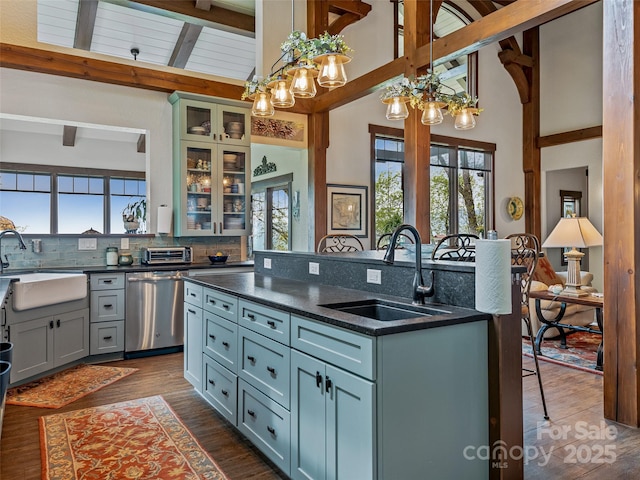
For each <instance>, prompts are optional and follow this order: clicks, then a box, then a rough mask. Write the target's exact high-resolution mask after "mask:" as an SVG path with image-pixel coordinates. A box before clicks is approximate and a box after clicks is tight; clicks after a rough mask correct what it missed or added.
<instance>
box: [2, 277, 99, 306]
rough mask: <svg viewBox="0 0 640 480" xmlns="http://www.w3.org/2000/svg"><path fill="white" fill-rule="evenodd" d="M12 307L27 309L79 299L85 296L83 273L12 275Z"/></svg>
mask: <svg viewBox="0 0 640 480" xmlns="http://www.w3.org/2000/svg"><path fill="white" fill-rule="evenodd" d="M11 277H12V278H17V279H18V281H16V282H13V284H12V287H13V308H14V309H15V310H28V309H30V308H37V307H44V306H46V305H54V304H56V303H63V302H70V301H72V300H80V299H81V298H84V297H86V296H87V276H86V275H85V274H84V273H25V274H23V275H12V276H11Z"/></svg>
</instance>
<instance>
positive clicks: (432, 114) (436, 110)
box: [420, 100, 444, 125]
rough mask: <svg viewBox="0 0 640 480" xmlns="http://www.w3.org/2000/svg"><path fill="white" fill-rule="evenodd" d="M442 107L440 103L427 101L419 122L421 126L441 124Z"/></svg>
mask: <svg viewBox="0 0 640 480" xmlns="http://www.w3.org/2000/svg"><path fill="white" fill-rule="evenodd" d="M442 107H444V104H443V103H442V102H436V101H434V100H429V101H427V102H426V103H425V105H424V110H422V118H421V119H420V121H421V122H422V124H423V125H439V124H441V123H442V120H443V116H442V110H440V109H441V108H442Z"/></svg>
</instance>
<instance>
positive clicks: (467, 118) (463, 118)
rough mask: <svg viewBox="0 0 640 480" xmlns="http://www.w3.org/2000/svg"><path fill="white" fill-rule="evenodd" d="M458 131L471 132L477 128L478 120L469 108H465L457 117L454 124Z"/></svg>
mask: <svg viewBox="0 0 640 480" xmlns="http://www.w3.org/2000/svg"><path fill="white" fill-rule="evenodd" d="M453 126H454V128H455V129H456V130H469V129H471V128H473V127H475V126H476V119H475V118H473V113H472V111H471V110H470V109H469V108H463V109H462V110H461V111H460V112H459V113H458V114H457V115H456V119H455V123H454V124H453Z"/></svg>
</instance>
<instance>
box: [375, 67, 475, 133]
mask: <svg viewBox="0 0 640 480" xmlns="http://www.w3.org/2000/svg"><path fill="white" fill-rule="evenodd" d="M381 100H382V102H383V103H386V104H387V114H386V116H387V119H389V120H404V119H405V118H407V117H408V116H409V110H408V108H407V104H409V106H411V107H412V108H417V109H419V110H422V118H421V121H422V123H423V124H424V125H438V124H439V123H442V120H443V115H442V110H443V109H444V110H445V112H446V113H448V114H449V115H451V116H452V117H454V118H455V128H457V129H458V130H467V129H469V128H473V127H474V126H475V124H476V121H475V119H474V118H473V117H474V115H478V114H479V113H480V112H481V111H482V109H479V108H476V105H477V103H478V98H477V97H472V96H471V95H469V94H468V93H467V92H456V91H455V90H454V89H453V88H451V87H449V86H448V85H445V84H444V83H442V82H441V81H440V77H439V76H438V75H437V74H436V73H433V72H429V73H427V74H426V75H420V76H419V77H409V78H407V77H403V78H402V79H400V80H397V81H395V82H393V83H391V84H389V85H387V86H386V87H385V88H384V90H383V92H382V95H381Z"/></svg>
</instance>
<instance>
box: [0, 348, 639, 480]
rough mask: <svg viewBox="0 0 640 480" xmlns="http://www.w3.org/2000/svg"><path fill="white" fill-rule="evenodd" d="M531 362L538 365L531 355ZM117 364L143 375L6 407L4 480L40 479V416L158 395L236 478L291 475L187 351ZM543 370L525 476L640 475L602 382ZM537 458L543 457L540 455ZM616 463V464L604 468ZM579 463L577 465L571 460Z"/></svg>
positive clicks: (0, 469)
mask: <svg viewBox="0 0 640 480" xmlns="http://www.w3.org/2000/svg"><path fill="white" fill-rule="evenodd" d="M524 362H525V364H526V363H527V362H530V360H529V359H528V358H525V359H524ZM109 365H116V366H118V365H119V366H129V367H137V368H140V371H139V372H136V373H135V374H134V375H131V376H129V377H126V378H124V379H123V380H120V381H118V382H116V383H114V384H112V385H109V386H107V387H105V388H103V389H102V390H99V391H97V392H94V393H92V394H90V395H88V396H86V397H84V398H82V399H80V400H77V401H76V402H73V403H71V404H70V405H67V406H66V407H63V408H61V409H57V410H48V409H39V408H33V407H19V406H14V405H7V406H6V412H5V418H4V428H3V431H2V441H1V442H0V479H2V480H37V479H40V445H39V434H38V422H37V419H38V417H40V416H42V415H50V414H53V413H58V412H64V411H70V410H77V409H80V408H86V407H91V406H96V405H104V404H108V403H115V402H120V401H123V400H129V399H134V398H140V397H146V396H151V395H162V396H163V397H164V398H165V400H166V401H167V402H168V403H169V404H170V405H171V407H172V408H173V409H174V411H175V412H176V413H177V414H178V416H179V417H180V418H181V419H182V421H183V422H184V424H185V425H186V426H187V427H188V428H189V430H191V432H192V433H193V435H194V436H195V437H196V438H197V439H198V441H199V442H200V444H201V445H202V446H203V448H205V450H207V452H209V453H210V454H211V456H212V457H213V458H215V460H216V462H218V464H219V465H220V467H221V468H222V470H223V471H224V472H225V473H226V474H227V476H228V477H229V479H230V480H245V479H257V480H258V479H259V480H263V479H264V480H266V479H280V478H284V477H283V476H282V475H281V474H280V473H279V472H278V471H277V470H276V469H274V468H273V467H272V465H271V464H270V462H269V461H268V460H266V459H265V458H264V457H263V456H262V455H261V454H260V453H259V452H258V451H257V450H256V449H255V447H253V446H252V445H251V444H250V443H249V442H248V441H246V440H245V439H244V438H243V437H242V436H241V435H240V434H238V433H236V432H235V430H234V429H232V428H231V427H230V426H229V424H228V423H226V422H225V421H224V420H222V419H221V417H219V416H218V415H217V414H216V413H215V412H214V410H213V409H212V408H211V407H210V406H209V405H208V404H207V403H206V402H205V401H204V400H203V399H202V398H201V397H200V396H199V395H198V394H196V393H195V392H194V390H193V388H192V387H191V385H189V384H188V383H187V382H186V381H185V380H184V378H183V376H182V368H183V366H182V354H181V353H178V354H171V355H161V356H156V357H147V358H140V359H133V360H126V361H119V362H111V363H109ZM541 368H542V378H543V381H544V385H545V393H546V396H547V405H548V408H549V414H550V416H551V420H550V421H549V422H544V419H543V417H542V405H541V401H540V393H539V390H538V384H537V381H536V379H535V377H527V378H524V379H523V386H524V431H525V449H526V451H527V452H528V455H529V460H528V461H527V462H526V466H525V478H526V479H527V480H528V479H551V478H553V479H576V478H580V479H598V480H603V479H604V480H606V479H612V478H616V479H631V478H633V479H635V478H638V477H639V476H640V456H638V453H637V452H638V451H640V430H638V429H633V428H629V427H624V426H621V425H617V424H614V423H612V422H604V420H603V417H602V377H601V376H598V375H594V374H591V373H587V372H580V371H578V370H573V369H570V368H566V367H562V366H558V365H553V364H550V363H546V362H541ZM539 422H540V423H539ZM594 429H596V430H597V431H594ZM613 429H615V431H614V430H613ZM583 437H584V438H583ZM549 452H551V454H550V455H549ZM543 453H544V455H548V457H543V456H542V455H543ZM534 455H537V457H535V458H532V457H534ZM547 458H548V459H547ZM609 458H610V459H612V460H613V461H612V462H611V463H598V462H603V461H605V460H607V459H609ZM572 460H573V461H574V462H575V463H570V462H571V461H572ZM605 469H606V470H605ZM380 480H405V479H380ZM406 480H417V479H406Z"/></svg>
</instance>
